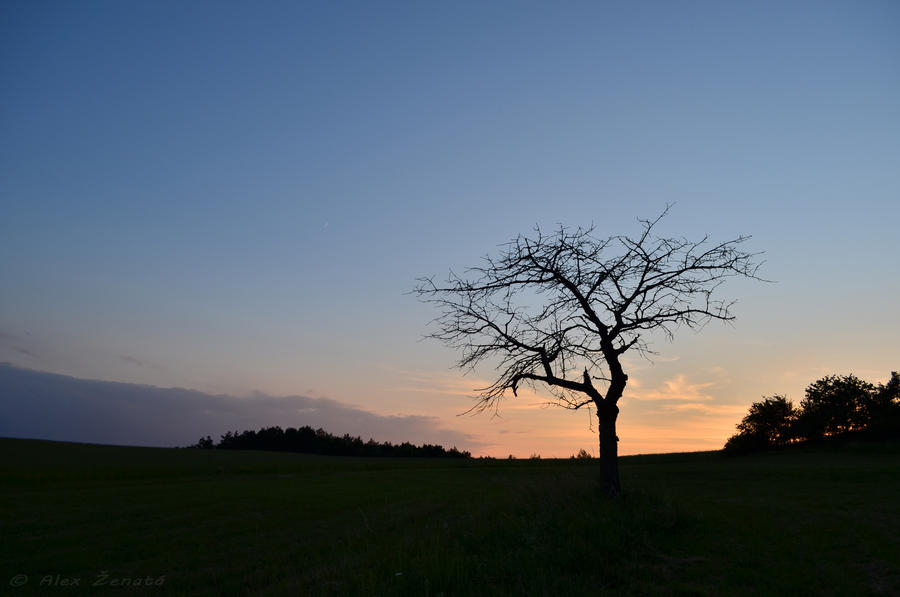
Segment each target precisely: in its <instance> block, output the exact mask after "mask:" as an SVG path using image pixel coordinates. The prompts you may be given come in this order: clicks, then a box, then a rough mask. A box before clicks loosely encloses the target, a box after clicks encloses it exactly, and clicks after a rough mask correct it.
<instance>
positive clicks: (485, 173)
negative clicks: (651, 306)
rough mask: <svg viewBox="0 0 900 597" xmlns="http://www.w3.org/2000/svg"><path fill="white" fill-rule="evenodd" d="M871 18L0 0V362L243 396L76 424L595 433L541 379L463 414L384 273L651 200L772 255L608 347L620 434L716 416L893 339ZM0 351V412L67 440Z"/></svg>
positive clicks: (890, 58) (570, 448)
mask: <svg viewBox="0 0 900 597" xmlns="http://www.w3.org/2000/svg"><path fill="white" fill-rule="evenodd" d="M897 31H900V5H898V4H897V3H896V2H892V1H886V2H858V1H849V2H827V1H817V2H808V3H807V2H790V3H786V2H752V3H741V4H738V3H722V2H680V3H671V2H585V3H580V2H570V3H550V2H546V3H539V2H501V1H498V2H452V3H432V2H409V3H401V2H384V3H363V2H360V3H354V2H341V3H339V2H227V1H217V2H199V1H198V2H168V1H162V2H145V3H137V2H130V3H123V2H100V1H96V2H95V1H90V2H84V3H70V2H19V1H14V2H4V3H2V5H0V280H3V285H2V292H0V362H2V363H8V364H9V365H12V366H13V367H14V368H17V369H19V370H21V369H29V370H33V371H37V372H43V373H46V374H58V375H64V376H69V377H68V378H59V377H52V379H54V380H56V381H55V382H54V383H55V384H57V385H58V386H59V395H58V396H57V400H63V401H71V400H78V398H67V397H65V396H72V395H75V394H72V392H74V390H72V392H69V393H66V390H65V388H64V387H63V386H66V383H70V384H76V385H77V384H80V383H82V382H79V381H78V380H79V379H80V380H97V381H108V382H120V384H121V385H119V386H116V387H117V388H118V390H117V391H119V392H120V393H121V394H122V395H123V396H131V395H132V394H133V396H132V398H131V399H132V401H133V402H134V403H138V402H140V403H141V404H145V403H146V402H147V400H149V401H150V402H149V403H150V404H152V405H155V404H156V403H155V402H153V401H154V400H156V401H158V409H159V411H160V412H166V413H168V414H169V416H176V415H177V414H178V409H179V406H178V405H179V404H181V402H179V400H182V401H183V403H184V404H185V406H184V408H185V412H187V411H188V410H190V411H191V412H218V411H217V408H218V409H219V410H223V411H228V412H230V413H233V412H237V411H235V409H234V408H232V407H231V406H228V405H229V404H233V401H234V400H238V401H240V404H241V408H242V409H244V410H241V409H238V411H240V412H242V413H245V414H243V415H241V416H240V417H237V418H236V419H235V418H234V417H232V418H227V420H225V419H222V418H221V417H218V415H215V416H214V415H210V416H209V418H208V419H206V420H203V419H202V417H199V416H198V417H199V418H197V419H196V425H195V427H191V428H190V429H187V428H185V429H184V431H183V435H184V439H183V440H181V439H178V438H174V437H171V436H170V435H164V434H157V435H154V434H153V432H152V430H148V429H143V430H138V429H136V428H135V429H134V431H133V433H132V434H131V435H129V433H128V432H123V433H124V434H125V435H124V436H123V437H118V436H117V438H115V439H114V440H113V439H110V438H108V437H106V436H102V437H101V435H102V434H101V433H100V432H99V431H98V432H97V433H98V435H96V441H101V440H104V441H106V440H108V441H115V442H117V443H149V444H153V445H161V444H165V443H167V442H168V443H173V442H174V443H189V442H192V441H195V440H196V438H197V437H199V436H201V435H206V434H212V435H213V436H215V435H216V434H219V433H224V432H225V431H226V430H228V428H229V427H231V428H233V427H234V424H238V426H239V427H242V428H243V427H244V425H241V424H240V422H241V421H246V427H252V426H260V425H263V424H265V425H281V426H282V427H288V426H300V425H303V424H306V422H305V421H304V412H306V413H307V414H308V413H309V407H308V404H309V403H308V402H304V401H309V400H313V401H316V400H319V401H326V402H314V404H318V405H323V404H324V405H329V408H328V409H325V410H327V411H328V412H329V413H331V414H330V415H329V417H330V418H326V419H323V420H324V421H326V423H327V424H329V425H330V426H332V427H333V428H328V431H330V432H332V433H336V434H343V433H344V432H349V431H351V430H353V431H354V433H357V431H356V430H359V431H358V433H359V434H360V435H363V436H365V435H367V433H366V427H365V425H363V426H362V427H360V425H362V424H361V423H358V420H359V417H362V418H363V419H365V417H366V416H371V417H372V419H365V420H369V421H370V422H371V426H370V427H369V428H370V429H371V434H374V435H378V436H380V437H376V439H379V440H390V441H405V440H407V439H411V438H408V437H403V435H404V434H412V435H414V436H415V437H417V438H418V437H419V436H421V435H422V434H426V435H427V433H433V434H434V437H440V438H441V439H442V441H447V442H451V441H452V442H458V443H460V444H462V445H459V447H460V448H467V449H471V450H472V451H473V453H475V454H493V455H500V456H503V455H506V454H516V455H519V456H528V455H530V454H542V455H543V456H545V457H546V456H568V455H570V454H572V453H575V452H577V451H578V450H579V449H581V448H585V449H588V450H593V452H594V453H595V454H596V451H597V449H596V443H597V442H596V425H594V424H593V422H592V421H591V418H590V416H589V415H588V413H587V412H583V411H579V412H570V411H566V410H563V409H554V408H546V407H545V406H543V405H542V403H543V402H544V401H545V400H546V399H547V395H546V394H541V393H540V392H539V393H538V394H528V393H520V397H519V398H513V397H510V398H509V399H508V400H506V401H504V403H503V404H502V405H501V408H500V412H499V417H492V416H490V415H479V416H474V417H473V416H460V413H463V412H464V411H466V410H467V409H468V408H469V407H470V406H471V404H472V396H473V395H474V392H473V390H474V389H475V388H479V387H482V386H483V385H485V384H484V382H485V381H488V382H489V381H490V380H491V375H492V374H493V371H492V370H490V369H489V368H484V369H480V370H477V371H475V372H473V373H469V374H468V375H463V373H462V372H460V371H458V370H456V369H453V364H454V362H455V361H456V360H457V358H458V356H459V355H458V354H456V353H455V352H454V351H453V350H451V349H449V348H447V347H444V346H441V345H440V344H438V343H435V342H428V341H424V340H423V337H424V336H425V335H427V334H428V333H429V330H430V329H431V328H429V326H428V322H429V321H430V320H431V319H432V318H433V317H434V316H435V315H436V313H435V312H434V311H433V309H432V308H431V307H430V306H429V305H426V304H422V303H420V302H419V301H418V299H417V298H416V296H415V295H413V294H411V292H410V291H411V290H412V289H413V287H414V286H415V280H416V278H418V277H420V276H426V275H435V276H437V277H438V278H440V277H441V276H444V275H445V274H446V273H447V272H448V271H449V270H450V269H451V268H452V269H453V270H454V271H463V270H465V268H466V267H470V266H475V265H478V264H479V262H480V259H481V258H482V256H484V255H486V254H491V253H496V251H497V247H498V245H500V244H501V243H503V242H506V241H508V240H510V239H511V238H513V237H515V236H516V235H517V234H519V233H525V232H528V231H530V230H531V229H532V228H533V227H534V226H535V225H540V226H542V227H545V228H550V229H552V228H553V227H554V226H556V225H559V224H562V225H566V226H573V227H575V226H584V225H590V224H594V225H595V226H596V227H597V232H598V234H600V235H602V236H607V235H616V234H634V233H635V232H637V231H638V230H639V229H640V227H639V224H638V222H637V220H636V218H638V217H644V218H646V217H652V216H655V215H657V214H659V213H660V212H661V211H662V210H663V209H664V208H665V206H666V205H667V204H672V203H674V204H675V205H674V207H673V208H672V211H671V213H670V215H668V216H667V217H666V218H665V219H664V220H663V222H662V223H661V224H660V232H662V233H664V234H667V235H672V236H681V235H684V236H687V237H689V238H697V239H699V238H700V237H702V236H703V235H705V234H709V235H710V236H711V238H713V239H714V240H728V239H730V238H733V237H735V236H738V235H740V234H745V235H752V239H751V241H749V243H748V245H747V247H748V248H750V249H753V250H757V251H765V256H764V259H765V264H764V266H763V269H762V270H761V274H762V275H763V276H764V277H765V278H767V279H770V280H773V281H774V282H772V283H752V282H750V281H735V282H734V283H732V284H729V285H727V286H726V287H724V288H723V289H722V291H723V297H725V298H734V299H737V300H738V303H737V305H736V306H735V309H734V314H735V315H736V317H737V319H736V320H735V322H734V323H733V324H732V325H710V326H707V327H706V328H704V329H703V330H702V331H700V332H699V333H697V332H693V331H691V330H682V331H681V332H680V333H678V334H677V335H676V338H675V340H674V341H672V342H669V341H667V340H666V339H665V338H661V337H660V338H655V339H654V340H653V348H654V349H655V350H656V351H657V352H658V355H657V356H656V357H654V358H653V359H652V361H648V360H645V359H642V358H640V357H638V356H634V357H632V358H629V359H627V366H628V370H627V372H628V373H629V375H630V381H629V387H628V388H627V389H626V392H625V396H624V397H623V399H622V401H621V402H620V408H621V414H620V416H619V425H618V431H619V433H618V434H619V437H620V440H621V441H620V444H619V450H620V454H633V453H646V452H670V451H682V450H702V449H715V448H718V447H721V445H722V444H723V442H724V441H725V439H726V438H727V437H728V436H729V435H731V434H732V433H733V432H734V426H735V424H736V423H737V422H739V421H740V418H741V416H742V414H743V413H744V412H746V408H747V406H748V405H749V404H750V403H751V402H753V401H756V400H759V399H760V398H761V397H762V396H764V395H765V396H768V395H772V394H787V396H788V398H790V399H793V400H794V401H795V402H798V401H799V400H800V399H801V398H802V393H803V389H804V388H805V386H806V385H808V384H809V383H811V382H812V381H814V380H815V379H818V378H820V377H822V376H823V375H826V374H829V373H839V374H844V373H851V372H852V373H855V374H856V375H858V376H860V377H862V378H864V379H867V380H870V381H873V382H878V381H886V380H887V379H888V377H889V375H890V372H891V370H896V369H898V368H900V349H898V344H897V342H896V339H897V335H898V331H900V315H898V310H897V308H896V297H897V295H898V290H900V265H898V255H900V247H898V238H900V237H898V234H897V222H898V216H900V36H898V35H897ZM4 371H6V372H7V373H8V371H9V368H8V367H7V368H6V369H4ZM19 373H20V374H21V375H25V373H22V372H21V371H19ZM0 377H2V379H6V380H7V384H6V386H5V388H6V389H4V387H3V386H0V392H4V395H5V398H7V400H6V401H2V402H0V404H3V405H4V406H3V410H4V411H6V412H5V415H6V416H4V413H2V412H0V433H2V434H6V435H13V436H23V435H28V436H30V437H47V438H51V439H79V440H80V441H91V438H85V437H82V436H81V435H77V433H80V432H76V430H75V429H74V426H73V428H72V429H67V428H66V426H65V425H64V424H59V425H50V424H49V423H48V424H47V425H45V426H43V427H42V426H41V424H40V419H41V412H42V411H41V408H46V404H44V403H42V404H44V406H43V407H39V406H38V403H39V401H37V400H36V399H34V397H33V396H31V395H29V394H28V393H27V392H25V394H24V395H23V394H21V393H19V392H20V390H21V388H22V387H23V386H22V385H21V384H19V385H16V382H14V381H11V380H13V378H15V377H16V376H14V375H12V374H6V375H5V376H0ZM66 380H68V382H67V381H66ZM85 383H86V382H85ZM125 384H138V386H148V385H149V386H157V387H158V388H159V389H160V392H162V390H165V389H171V388H181V389H183V390H191V391H194V392H195V394H190V393H189V395H190V396H192V397H193V398H184V397H183V396H185V394H183V393H182V394H178V392H177V391H174V390H173V391H172V392H174V393H165V392H164V393H163V394H164V395H163V394H153V396H155V398H153V399H149V398H145V397H143V396H144V394H142V393H141V392H142V391H141V390H139V388H138V386H131V385H125ZM54 387H57V386H56V385H55V386H54ZM78 387H82V386H80V385H79V386H78ZM98 387H102V388H106V389H108V388H109V387H110V386H102V385H101V386H98ZM15 388H18V390H15V391H16V393H15V394H14V389H15ZM70 390H71V388H70ZM145 390H146V388H145ZM104 391H106V390H104ZM98 392H99V390H98ZM76 394H77V392H76ZM151 394H152V393H151ZM200 394H202V395H203V396H207V397H210V398H209V401H207V402H204V401H205V400H207V399H206V398H203V399H201V398H198V397H197V396H198V395H200ZM79 395H80V394H79ZM10 396H12V399H10V398H9V397H10ZM178 396H182V398H181V399H179V398H178ZM215 397H218V402H216V400H215ZM279 399H282V400H287V401H288V402H290V401H292V400H293V401H294V402H293V403H296V404H295V407H290V408H288V407H285V404H287V403H286V402H284V403H283V402H279ZM9 400H13V401H14V402H15V403H16V404H17V405H18V406H17V407H16V408H13V407H12V406H10V404H11V402H10V401H9ZM198 401H199V402H198ZM114 402H115V401H114ZM200 402H203V404H206V405H207V406H206V407H203V408H199V407H196V404H199V403H200ZM126 403H127V400H126ZM293 403H292V404H293ZM67 404H68V402H67ZM105 404H107V406H106V407H104V408H106V409H107V411H108V412H107V411H104V413H105V414H104V415H103V418H102V420H104V421H115V420H117V419H116V417H117V416H119V417H124V416H125V415H124V414H122V413H123V412H124V411H123V410H122V409H123V408H124V407H123V406H122V403H120V402H115V403H112V402H108V403H105ZM216 404H218V405H219V406H218V407H215V406H214V405H216ZM29 405H31V406H29ZM297 405H299V406H297ZM303 405H307V406H303ZM332 406H333V408H331V407H332ZM150 408H157V406H151V407H150ZM317 408H318V407H317ZM323 408H324V407H323ZM191 409H193V410H191ZM341 409H345V411H342V410H341ZM76 410H77V408H76ZM88 412H94V411H90V410H89V409H87V407H85V410H84V411H83V413H88ZM341 412H344V413H345V416H344V418H342V416H339V414H340V413H341ZM349 412H353V413H365V415H359V416H357V417H356V419H354V420H357V422H354V421H353V420H351V419H353V416H351V415H349V414H347V413H349ZM13 413H15V414H13ZM335 413H337V414H335ZM332 415H333V416H332ZM85 416H87V415H85ZM97 416H99V415H97ZM235 416H236V415H235ZM354 416H355V415H354ZM416 417H419V419H416ZM4 419H5V421H6V422H5V423H3V421H4ZM191 420H192V421H193V420H195V419H191ZM408 420H409V421H425V422H426V423H423V425H424V426H419V427H415V430H413V427H409V426H408V425H407V426H405V427H404V425H406V423H404V424H398V425H395V426H393V427H392V426H391V425H392V422H397V421H408ZM35 421H37V422H35ZM374 421H380V422H379V423H377V424H376V423H375V422H374ZM132 424H133V425H136V424H137V423H134V422H132ZM226 425H227V426H226ZM126 429H130V428H128V427H127V426H126ZM429 430H430V431H429ZM129 437H131V438H132V439H131V440H129V439H128V438H129ZM179 437H180V436H179ZM421 441H427V440H425V439H423V440H421Z"/></svg>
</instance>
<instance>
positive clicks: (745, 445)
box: [725, 371, 900, 453]
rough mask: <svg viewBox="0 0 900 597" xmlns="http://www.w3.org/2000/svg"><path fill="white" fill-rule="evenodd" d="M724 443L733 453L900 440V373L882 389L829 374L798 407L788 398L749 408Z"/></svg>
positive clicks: (773, 398) (770, 399) (775, 398)
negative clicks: (805, 444)
mask: <svg viewBox="0 0 900 597" xmlns="http://www.w3.org/2000/svg"><path fill="white" fill-rule="evenodd" d="M737 429H738V433H737V434H735V435H733V436H732V437H731V438H729V439H728V441H727V442H726V443H725V451H726V452H730V453H743V452H755V451H759V450H765V449H767V448H773V447H780V446H784V445H787V444H793V443H798V442H808V441H823V440H831V439H836V438H851V437H852V438H861V439H862V438H900V374H898V373H897V372H896V371H894V372H892V373H891V378H890V379H889V380H888V382H887V383H886V384H878V385H877V386H876V385H874V384H871V383H869V382H867V381H863V380H861V379H859V378H858V377H856V376H855V375H843V376H839V375H829V376H827V377H823V378H822V379H820V380H818V381H816V382H814V383H812V384H810V385H809V386H808V387H807V388H806V393H805V396H804V398H803V400H802V401H801V402H800V406H799V407H795V406H794V404H793V403H792V402H791V401H790V400H788V399H787V398H786V397H785V396H781V395H775V396H771V397H765V396H764V397H763V400H762V401H761V402H754V403H753V404H752V405H751V406H750V411H749V412H748V413H747V416H745V417H744V419H743V420H742V421H741V422H740V424H739V425H738V426H737Z"/></svg>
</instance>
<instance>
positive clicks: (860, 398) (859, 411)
mask: <svg viewBox="0 0 900 597" xmlns="http://www.w3.org/2000/svg"><path fill="white" fill-rule="evenodd" d="M874 393H875V387H874V386H873V385H872V384H870V383H869V382H866V381H863V380H861V379H859V378H858V377H856V376H855V375H842V376H839V375H828V376H826V377H823V378H822V379H819V380H817V381H815V382H813V383H812V384H810V385H809V386H808V387H807V388H806V396H805V397H804V398H803V400H802V401H801V402H800V416H799V418H798V420H797V430H798V434H800V435H802V436H803V437H806V438H807V439H818V438H821V437H823V436H832V435H840V434H842V433H846V432H848V431H860V430H862V429H865V428H866V426H867V424H868V422H869V421H868V418H869V417H868V413H867V407H868V405H869V404H870V402H871V399H872V395H873V394H874Z"/></svg>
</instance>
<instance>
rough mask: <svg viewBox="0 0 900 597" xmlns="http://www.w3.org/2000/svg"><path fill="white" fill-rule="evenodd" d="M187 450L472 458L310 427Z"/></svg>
mask: <svg viewBox="0 0 900 597" xmlns="http://www.w3.org/2000/svg"><path fill="white" fill-rule="evenodd" d="M189 447H190V448H201V449H216V450H267V451H272V452H302V453H304V454H325V455H329V456H417V457H420V458H421V457H424V458H471V457H472V454H471V453H470V452H468V451H460V450H457V449H456V446H454V447H452V448H450V449H449V450H448V449H446V448H444V446H439V445H433V444H422V445H421V446H416V445H414V444H411V443H409V442H403V443H402V444H392V443H390V442H381V443H379V442H376V441H375V440H374V439H369V441H367V442H364V441H363V440H362V438H360V437H358V436H357V437H353V436H352V435H350V434H344V435H343V436H340V437H338V436H337V435H332V434H330V433H328V432H327V431H325V430H323V429H313V428H312V427H309V426H304V427H300V428H299V429H296V428H294V427H288V428H287V429H282V428H281V427H264V428H262V429H260V430H259V431H252V430H249V431H235V432H231V431H229V432H228V433H226V434H225V435H223V436H222V437H221V439H220V440H219V443H215V441H214V440H213V439H212V438H211V437H210V436H208V435H207V436H206V437H204V438H200V441H198V442H197V443H196V444H194V445H192V446H189Z"/></svg>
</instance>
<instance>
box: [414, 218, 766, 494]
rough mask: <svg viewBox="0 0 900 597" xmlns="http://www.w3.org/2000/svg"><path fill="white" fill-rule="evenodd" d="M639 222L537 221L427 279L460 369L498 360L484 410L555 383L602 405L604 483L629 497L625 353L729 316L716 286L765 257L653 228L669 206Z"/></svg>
mask: <svg viewBox="0 0 900 597" xmlns="http://www.w3.org/2000/svg"><path fill="white" fill-rule="evenodd" d="M668 211H669V208H668V207H667V208H666V209H665V210H664V211H663V213H662V214H660V215H659V216H658V217H656V218H655V219H652V220H639V222H640V223H641V225H642V232H641V234H640V235H639V236H637V237H635V238H630V237H627V236H610V237H608V238H605V239H603V238H598V237H596V236H595V235H594V227H593V226H591V227H589V228H586V229H585V228H577V229H574V230H572V229H567V228H565V227H563V226H560V227H559V228H558V229H557V230H556V231H555V232H554V233H553V234H550V235H545V234H544V233H543V232H542V231H541V229H540V228H539V227H536V228H535V230H534V234H533V235H531V236H524V235H520V236H518V237H516V238H515V239H513V240H512V241H511V242H509V243H507V244H505V245H502V247H501V250H500V254H499V255H498V256H495V257H491V256H487V257H485V258H484V263H483V265H481V266H480V267H474V268H471V269H468V270H466V273H465V274H464V275H457V274H455V273H453V272H452V271H451V272H450V275H449V277H448V279H447V281H446V282H445V283H442V284H436V283H435V282H434V280H433V278H421V279H419V281H418V284H417V286H416V293H417V294H418V295H419V297H420V298H421V299H422V300H424V301H426V302H428V303H432V304H433V305H435V306H436V307H437V308H438V310H439V313H440V314H439V315H438V316H437V318H436V319H435V320H434V322H433V324H434V326H435V328H436V329H435V331H433V332H432V333H431V334H430V337H432V338H434V339H437V340H440V341H442V342H444V343H445V344H447V345H449V346H451V347H453V348H456V349H459V350H461V351H462V357H461V358H460V360H459V362H458V366H459V367H461V368H463V369H465V370H471V369H473V368H474V367H475V366H476V365H478V364H479V363H482V362H489V363H490V364H492V365H493V366H494V367H495V368H496V371H497V377H496V379H495V381H494V382H493V383H492V384H491V385H490V386H488V387H486V388H483V389H482V390H480V392H481V393H480V396H479V397H478V401H477V402H476V405H475V406H474V407H473V409H474V410H484V409H488V408H497V407H498V406H499V402H500V400H501V399H502V398H503V397H504V396H505V395H506V391H507V390H511V391H512V393H513V395H515V394H516V393H517V390H518V388H519V387H520V386H521V385H523V384H527V385H530V386H532V387H534V386H536V385H541V386H544V387H546V388H548V389H549V391H550V393H551V395H552V396H553V398H554V403H556V404H559V405H561V406H564V407H566V408H570V409H579V408H582V407H585V406H592V407H593V408H595V409H596V414H597V420H598V436H599V444H600V470H601V483H602V486H603V489H604V491H605V492H606V493H607V494H608V495H610V496H616V495H618V494H619V492H620V482H619V469H618V458H617V455H618V447H617V444H616V442H617V441H618V437H617V436H616V419H617V417H618V414H619V407H618V406H617V404H618V402H619V399H620V398H621V397H622V394H623V392H624V391H625V386H626V384H627V382H628V375H627V374H626V373H625V369H624V366H623V363H622V356H623V355H624V354H625V353H626V352H628V351H636V352H638V353H642V354H645V355H646V354H649V353H651V351H650V349H649V345H648V343H647V340H648V338H647V336H648V334H650V333H651V332H653V331H658V330H661V331H662V332H663V333H664V334H665V335H666V336H668V337H670V338H671V337H672V335H673V333H674V331H675V330H676V329H677V328H679V327H689V328H697V327H700V326H702V325H704V324H705V323H706V322H708V321H710V320H713V319H716V320H720V321H731V320H732V319H733V316H732V314H731V312H730V307H731V305H732V304H733V303H732V302H725V301H722V300H719V299H718V298H716V297H715V296H714V295H715V291H716V290H717V289H718V288H719V287H720V285H721V283H722V282H723V281H724V280H725V279H726V278H729V277H732V276H740V277H748V278H756V277H757V276H756V272H757V269H758V267H759V264H758V263H756V261H755V258H756V257H757V256H758V254H755V253H748V252H746V251H743V250H741V248H740V245H742V244H743V243H744V242H745V241H746V240H748V238H749V237H745V236H739V237H737V238H735V239H732V240H729V241H726V242H722V243H710V242H709V239H708V237H704V238H702V239H700V240H699V241H689V240H687V239H686V238H671V237H661V236H656V235H655V231H654V229H655V227H656V226H657V224H658V223H659V221H660V220H661V219H662V218H663V217H664V216H665V215H666V214H667V213H668Z"/></svg>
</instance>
